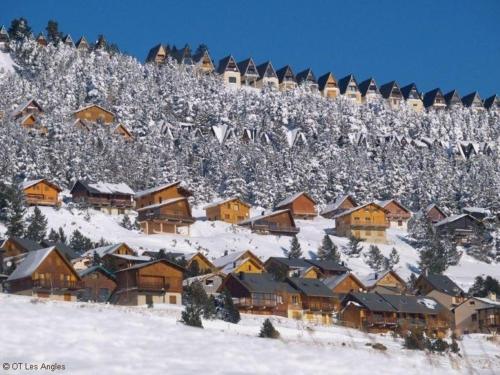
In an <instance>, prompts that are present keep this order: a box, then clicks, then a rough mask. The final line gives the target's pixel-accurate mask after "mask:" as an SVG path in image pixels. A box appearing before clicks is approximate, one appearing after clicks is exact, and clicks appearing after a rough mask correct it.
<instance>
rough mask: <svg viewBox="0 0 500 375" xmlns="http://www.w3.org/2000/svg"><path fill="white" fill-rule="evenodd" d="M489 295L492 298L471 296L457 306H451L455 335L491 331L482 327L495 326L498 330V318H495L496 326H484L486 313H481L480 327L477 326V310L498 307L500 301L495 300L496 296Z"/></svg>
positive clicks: (499, 325)
mask: <svg viewBox="0 0 500 375" xmlns="http://www.w3.org/2000/svg"><path fill="white" fill-rule="evenodd" d="M491 297H493V299H489V298H480V297H471V298H468V299H466V300H465V301H463V302H462V303H461V304H459V305H458V306H455V307H454V308H453V313H454V318H455V327H454V333H455V334H457V335H464V334H470V333H492V331H489V330H484V328H495V331H496V332H498V329H499V328H500V320H497V323H496V327H495V325H493V327H485V323H486V322H487V321H488V319H487V317H486V316H485V315H488V314H487V313H483V314H482V315H483V316H482V317H481V321H482V322H481V323H482V327H481V328H480V326H479V323H480V320H479V310H483V309H487V308H494V307H500V302H498V301H497V300H496V296H491ZM485 318H486V319H485ZM490 320H491V319H490Z"/></svg>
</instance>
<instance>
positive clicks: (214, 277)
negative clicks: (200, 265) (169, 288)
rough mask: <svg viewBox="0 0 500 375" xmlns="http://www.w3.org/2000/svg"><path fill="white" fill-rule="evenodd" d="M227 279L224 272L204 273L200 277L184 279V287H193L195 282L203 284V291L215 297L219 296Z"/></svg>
mask: <svg viewBox="0 0 500 375" xmlns="http://www.w3.org/2000/svg"><path fill="white" fill-rule="evenodd" d="M225 279H226V275H225V274H224V273H222V272H218V271H215V272H211V273H204V274H202V275H199V276H194V277H189V278H187V279H184V281H183V282H182V285H183V286H184V287H185V286H188V285H191V284H193V283H195V282H198V283H200V284H201V286H202V287H203V290H204V291H205V292H206V293H207V294H208V295H209V296H215V295H217V294H219V292H218V291H219V288H220V286H221V285H222V283H223V282H224V280H225Z"/></svg>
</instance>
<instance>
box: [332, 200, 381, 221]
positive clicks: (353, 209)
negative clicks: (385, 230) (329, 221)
mask: <svg viewBox="0 0 500 375" xmlns="http://www.w3.org/2000/svg"><path fill="white" fill-rule="evenodd" d="M370 204H374V205H375V206H378V207H380V205H379V204H377V203H375V202H368V203H365V204H362V205H361V206H356V207H353V208H350V209H349V210H347V211H344V212H341V213H340V214H338V215H337V216H335V217H336V218H337V217H342V216H345V215H349V214H351V213H353V212H354V211H357V210H359V209H361V208H363V207H366V206H368V205H370ZM380 208H381V209H383V210H385V208H383V207H380Z"/></svg>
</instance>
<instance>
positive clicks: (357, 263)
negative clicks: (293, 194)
mask: <svg viewBox="0 0 500 375" xmlns="http://www.w3.org/2000/svg"><path fill="white" fill-rule="evenodd" d="M41 210H42V212H43V214H44V215H46V216H47V219H48V224H49V227H50V228H54V229H56V230H57V229H58V228H59V227H63V229H64V230H65V233H66V234H67V235H68V237H69V236H70V235H71V233H72V232H73V231H74V230H75V229H78V230H79V231H80V232H82V233H83V234H84V235H86V236H88V237H90V238H92V239H93V240H95V241H98V240H99V239H101V238H104V239H105V240H107V241H109V242H113V243H114V242H126V243H127V244H129V245H131V246H132V247H134V248H136V249H138V250H158V249H161V248H165V249H167V250H171V251H175V252H186V253H189V252H193V251H196V250H200V249H202V250H206V251H208V257H209V258H216V257H219V256H222V255H223V254H224V251H225V250H228V251H239V250H247V249H248V250H251V251H253V252H254V253H255V254H256V255H258V256H259V257H261V259H262V260H266V259H267V258H268V257H269V256H283V249H287V248H288V247H289V245H290V237H286V236H281V237H280V236H272V235H259V234H254V233H251V232H250V231H249V230H248V229H246V228H242V227H239V226H234V225H230V224H227V223H224V222H220V221H216V222H210V221H206V220H205V217H204V211H203V210H202V209H201V208H199V207H198V208H197V207H195V208H194V209H193V215H194V216H195V217H196V218H197V221H196V223H195V224H194V225H192V227H191V235H190V236H181V235H169V234H161V235H150V236H146V235H144V234H142V233H139V232H137V231H130V230H127V229H125V228H123V227H122V226H120V225H119V223H120V222H121V220H122V218H123V217H122V216H110V215H107V214H104V213H101V212H99V211H96V210H88V211H80V210H76V209H73V210H69V209H68V208H67V207H66V206H63V207H62V208H61V209H59V210H54V209H53V208H49V207H41ZM254 211H255V212H254V213H253V214H257V213H258V212H260V210H254ZM87 219H88V220H87ZM296 223H297V225H298V226H299V227H300V233H299V234H298V239H299V241H300V244H301V247H302V252H303V254H304V256H308V255H309V253H310V252H313V253H315V252H316V251H317V249H318V247H319V246H320V244H321V241H322V239H323V236H324V234H325V232H324V230H325V229H329V228H333V226H334V225H335V224H334V221H333V220H329V219H325V218H322V217H317V218H316V219H314V220H297V221H296ZM406 235H407V234H406V233H405V232H402V231H399V230H396V229H389V231H388V238H389V241H390V242H391V243H390V244H388V245H380V244H379V245H378V246H379V248H380V250H381V251H382V253H383V254H384V255H385V256H388V255H389V253H390V251H391V249H392V248H393V247H395V248H396V249H397V251H398V252H399V255H400V262H399V264H398V265H397V266H396V267H395V270H396V272H398V273H399V274H400V275H401V276H403V277H404V278H405V279H406V278H408V277H409V275H410V273H411V269H412V268H413V269H415V267H416V266H417V264H418V259H419V257H418V252H417V251H416V250H415V249H414V248H413V247H411V246H410V245H409V244H408V243H407V242H405V240H404V239H405V236H406ZM332 239H333V241H334V242H335V243H336V244H337V246H338V247H339V249H341V248H342V247H343V246H345V245H346V244H347V242H348V240H347V239H346V238H342V237H335V236H332ZM369 245H370V244H369V243H363V246H364V248H365V251H366V250H367V249H368V247H369ZM342 259H343V260H344V261H345V262H346V264H347V266H348V267H350V268H351V269H352V270H353V271H354V272H355V273H356V274H358V275H360V276H365V275H367V274H369V273H370V272H372V270H371V269H370V268H369V267H368V265H367V264H366V263H365V261H364V257H363V256H361V257H360V258H349V257H347V256H345V255H342ZM446 274H447V275H449V276H451V277H452V278H453V279H454V280H455V282H457V283H458V284H459V285H460V286H461V287H463V288H464V289H465V290H467V289H468V288H469V287H470V286H471V285H472V283H473V281H474V278H475V277H476V276H478V275H481V274H484V275H491V276H493V277H495V278H497V279H500V267H499V266H498V264H486V263H483V262H478V261H477V260H475V259H474V258H472V257H470V256H468V255H466V254H464V255H463V256H462V259H461V260H460V263H459V265H457V266H453V267H450V268H449V269H448V270H447V271H446Z"/></svg>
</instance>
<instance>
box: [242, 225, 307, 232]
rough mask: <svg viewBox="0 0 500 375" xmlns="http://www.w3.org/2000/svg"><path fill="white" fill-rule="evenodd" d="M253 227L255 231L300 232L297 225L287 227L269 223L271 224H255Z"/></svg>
mask: <svg viewBox="0 0 500 375" xmlns="http://www.w3.org/2000/svg"><path fill="white" fill-rule="evenodd" d="M252 229H253V230H255V231H265V232H273V233H299V230H300V229H299V228H296V227H285V226H283V227H282V226H277V225H269V224H267V225H266V224H255V225H253V226H252Z"/></svg>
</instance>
